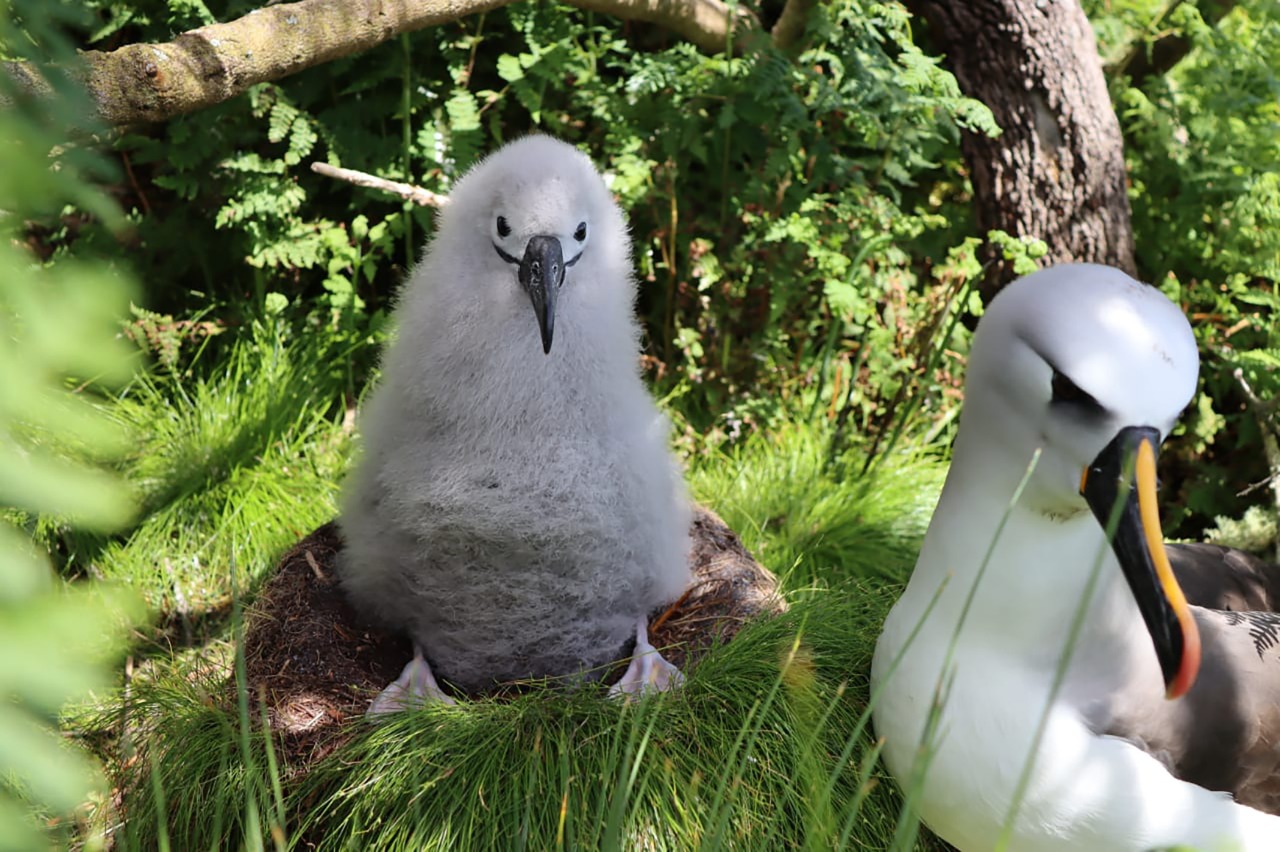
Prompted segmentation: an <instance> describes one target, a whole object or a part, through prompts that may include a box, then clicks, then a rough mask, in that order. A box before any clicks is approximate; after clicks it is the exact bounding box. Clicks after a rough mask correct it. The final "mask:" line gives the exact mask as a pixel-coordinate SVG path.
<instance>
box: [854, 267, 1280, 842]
mask: <svg viewBox="0 0 1280 852" xmlns="http://www.w3.org/2000/svg"><path fill="white" fill-rule="evenodd" d="M1198 370H1199V359H1198V356H1197V353H1196V345H1195V340H1194V338H1193V337H1192V334H1191V328H1190V326H1189V325H1188V323H1187V320H1186V318H1185V317H1184V316H1183V315H1182V313H1181V312H1180V311H1179V310H1178V308H1177V307H1176V306H1175V305H1174V304H1173V303H1172V302H1170V301H1169V300H1168V299H1167V298H1165V297H1164V295H1162V294H1161V293H1160V292H1159V291H1158V290H1156V289H1155V288H1153V287H1148V286H1146V285H1143V284H1140V283H1138V282H1137V281H1134V280H1133V279H1132V278H1130V277H1129V276H1127V275H1125V274H1124V273H1122V272H1120V271H1118V270H1115V269H1111V268H1109V267H1105V266H1096V265H1089V264H1078V265H1064V266H1058V267H1054V268H1052V269H1048V270H1044V271H1041V272H1037V273H1035V274H1033V275H1029V276H1027V277H1025V278H1022V279H1020V280H1018V281H1016V282H1014V283H1013V284H1010V285H1009V286H1008V287H1007V288H1006V289H1005V290H1004V291H1003V292H1002V293H1001V294H1000V295H999V296H998V297H997V298H996V299H995V300H994V301H993V302H992V304H991V307H990V308H989V310H988V311H987V313H986V315H985V316H984V317H983V319H982V321H981V322H980V323H979V326H978V330H977V333H976V334H975V336H974V341H973V347H972V352H971V354H970V359H969V373H968V380H967V384H966V395H965V407H964V411H963V412H962V414H961V418H960V430H959V434H958V436H957V438H956V444H955V449H954V454H953V461H952V466H951V470H950V472H949V473H948V476H947V481H946V485H945V486H944V487H943V490H942V495H941V498H940V500H939V502H938V507H937V509H936V511H935V513H934V516H933V520H932V521H931V523H930V525H929V531H928V533H927V535H926V537H925V541H924V545H923V548H922V550H921V552H920V557H919V561H918V562H917V563H916V568H915V571H914V573H913V574H912V577H911V581H910V583H909V584H908V586H907V589H906V591H905V592H904V594H903V596H902V598H901V599H900V600H899V602H898V603H897V605H896V606H895V607H894V608H893V611H892V612H891V613H890V614H889V617H888V619H887V621H886V622H885V626H884V631H883V633H882V634H881V636H880V639H879V642H878V643H877V645H876V654H875V659H874V662H873V666H872V682H873V695H875V696H876V698H875V700H876V704H875V708H874V715H875V724H876V728H877V731H878V733H879V734H880V736H882V737H883V738H884V739H885V746H884V752H883V754H884V759H885V762H886V764H887V765H888V767H889V769H890V771H891V772H892V773H893V774H894V775H895V776H896V777H897V778H898V779H899V781H900V783H901V784H902V786H903V787H904V788H905V789H907V790H909V791H911V790H915V791H916V793H917V794H918V798H917V800H916V801H917V803H918V807H919V812H920V814H921V816H922V818H923V819H924V821H925V823H926V824H927V825H929V826H930V827H931V828H932V829H933V830H934V831H935V832H937V833H938V834H939V835H940V836H942V837H943V838H945V839H946V840H948V841H949V842H951V843H952V844H954V845H955V846H957V847H959V848H960V849H961V850H964V852H969V851H970V850H984V852H985V850H990V849H993V848H995V847H996V846H997V845H998V844H999V843H1001V842H1002V841H1003V842H1006V843H1007V846H1006V847H1005V848H1007V849H1010V850H1032V851H1033V852H1041V850H1081V849H1087V850H1149V849H1162V848H1168V847H1174V846H1189V847H1191V848H1196V849H1205V850H1228V849H1232V850H1268V852H1271V851H1272V850H1280V817H1276V816H1272V815H1270V814H1267V813H1263V812H1262V811H1260V810H1256V809H1255V808H1252V807H1248V806H1246V805H1244V804H1242V803H1240V802H1238V801H1236V800H1234V799H1233V798H1232V797H1231V796H1230V795H1228V794H1226V793H1223V792H1215V790H1216V791H1221V790H1231V789H1237V788H1238V787H1239V786H1240V785H1241V782H1242V780H1243V781H1248V780H1249V778H1246V777H1245V776H1250V777H1251V778H1252V780H1253V781H1254V782H1259V781H1260V780H1261V783H1260V785H1259V788H1258V789H1259V790H1261V789H1263V788H1265V787H1266V783H1265V781H1266V780H1269V779H1270V778H1271V777H1272V776H1273V775H1274V770H1275V764H1276V760H1277V753H1276V752H1275V751H1274V749H1273V748H1272V745H1271V743H1273V742H1274V741H1275V739H1276V738H1277V737H1280V702H1278V701H1277V698H1280V668H1277V663H1278V660H1277V653H1276V652H1277V649H1276V647H1275V641H1276V638H1277V628H1280V622H1278V621H1277V617H1276V616H1275V615H1274V614H1272V613H1236V612H1219V611H1215V610H1209V609H1202V608H1199V607H1195V606H1191V605H1189V604H1188V603H1187V601H1186V599H1185V597H1184V596H1183V593H1182V591H1181V589H1180V588H1179V586H1178V583H1177V580H1176V579H1175V578H1174V575H1173V572H1172V569H1171V568H1170V566H1169V562H1168V559H1167V557H1166V554H1165V550H1164V546H1163V544H1162V538H1161V534H1160V528H1159V519H1158V516H1157V513H1156V507H1155V456H1156V452H1157V449H1158V447H1159V445H1160V443H1161V441H1162V440H1163V438H1164V437H1166V436H1167V435H1168V434H1169V431H1170V430H1171V429H1172V428H1173V425H1174V423H1175V421H1176V420H1177V418H1178V414H1179V413H1180V412H1181V410H1182V409H1183V407H1184V406H1186V404H1187V403H1188V401H1190V399H1191V397H1192V394H1193V393H1194V391H1195V387H1196V377H1197V373H1198ZM1028 470H1030V473H1028ZM1133 483H1136V486H1135V485H1133ZM1020 485H1021V492H1020V494H1019V495H1018V498H1017V500H1016V503H1015V502H1014V497H1015V494H1016V493H1017V492H1018V489H1019V487H1020ZM1108 522H1111V523H1115V524H1116V528H1115V536H1114V539H1113V543H1112V544H1110V545H1108V542H1107V537H1106V534H1105V532H1104V527H1105V526H1106V524H1108ZM984 566H985V567H984ZM1077 619H1079V621H1078V622H1077ZM1077 623H1078V626H1079V629H1078V631H1077V632H1076V641H1075V642H1074V644H1072V643H1071V641H1070V637H1071V635H1072V633H1073V624H1077ZM1069 647H1070V649H1071V650H1070V656H1069V657H1066V656H1064V655H1065V654H1067V653H1068V648H1069ZM1064 661H1065V667H1064V665H1063V662H1064ZM1197 675H1198V677H1197ZM935 707H938V708H939V709H937V710H936V715H935V713H932V712H931V711H934V708H935ZM1211 788H1212V789H1211ZM1259 795H1260V796H1263V797H1265V795H1264V794H1263V793H1259Z"/></svg>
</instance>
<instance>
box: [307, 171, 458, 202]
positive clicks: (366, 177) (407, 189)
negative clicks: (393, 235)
mask: <svg viewBox="0 0 1280 852" xmlns="http://www.w3.org/2000/svg"><path fill="white" fill-rule="evenodd" d="M311 171H313V172H315V173H316V174H318V175H324V176H325V177H331V178H336V179H338V180H345V181H346V182H347V183H354V184H355V185H356V186H363V187H366V188H367V189H379V190H382V191H383V192H390V193H391V194H392V195H398V196H400V197H401V198H407V199H409V200H410V201H412V202H413V203H414V204H418V205H421V206H422V207H443V206H445V205H446V204H448V203H449V196H447V195H441V194H440V193H438V192H432V191H431V190H429V189H423V188H422V187H420V186H413V185H412V184H407V183H400V182H399V181H396V180H387V179H386V178H380V177H375V176H374V175H371V174H367V173H366V172H358V171H356V170H355V169H343V168H339V167H338V166H331V165H329V164H328V163H319V162H317V163H312V164H311Z"/></svg>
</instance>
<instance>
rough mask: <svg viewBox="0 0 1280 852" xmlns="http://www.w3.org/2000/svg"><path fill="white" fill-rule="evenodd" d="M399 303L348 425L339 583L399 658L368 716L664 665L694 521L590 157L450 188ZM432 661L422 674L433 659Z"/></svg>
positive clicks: (490, 166) (544, 161) (617, 229)
mask: <svg viewBox="0 0 1280 852" xmlns="http://www.w3.org/2000/svg"><path fill="white" fill-rule="evenodd" d="M437 223H438V229H437V233H436V236H435V238H434V239H433V240H432V242H431V243H430V245H429V246H428V248H427V251H426V255H425V257H424V258H423V259H422V261H421V263H420V264H419V265H418V266H417V268H416V269H415V270H414V272H413V274H412V276H411V278H410V279H409V281H408V282H407V283H406V285H405V287H404V291H403V293H402V295H401V299H400V302H399V304H398V306H397V308H396V311H395V315H394V321H395V326H396V337H395V340H394V342H393V343H392V344H391V345H390V347H389V348H388V350H387V351H386V353H385V355H384V360H383V376H382V381H381V384H380V385H379V386H378V387H377V388H376V389H375V390H374V391H373V393H372V394H371V396H370V398H369V400H368V404H367V406H366V410H365V411H364V414H363V419H362V432H363V436H364V455H363V458H362V459H361V461H360V462H359V463H358V464H357V466H356V468H355V471H354V473H353V474H352V475H351V477H350V479H349V481H348V482H347V484H346V487H345V491H344V494H343V498H342V511H341V518H340V521H339V523H340V526H341V530H342V535H343V538H344V539H345V542H346V543H345V548H344V550H343V552H342V555H341V558H340V561H339V565H338V570H339V576H340V580H341V583H342V587H343V589H344V591H345V592H346V594H347V596H348V598H349V599H350V601H351V602H352V603H353V605H354V606H355V607H356V609H357V610H359V611H361V612H362V613H363V614H365V615H366V616H368V617H371V618H373V619H375V620H377V621H378V622H380V623H382V624H385V625H387V626H389V627H392V628H396V629H399V630H402V631H404V632H406V633H407V634H409V636H410V637H411V638H412V639H413V642H414V645H415V658H414V660H413V662H411V663H410V664H409V665H408V666H407V667H406V668H405V671H404V674H402V675H401V677H400V679H399V680H397V681H396V682H395V683H393V684H392V685H391V686H389V687H388V688H387V689H386V690H384V692H383V693H382V694H381V695H379V696H378V697H377V698H376V699H375V701H374V703H373V705H372V706H371V708H370V712H371V713H377V712H383V711H389V710H396V709H399V708H401V707H402V706H405V705H406V704H408V703H411V702H413V701H415V700H417V699H439V700H446V701H447V700H448V699H447V698H446V697H445V696H444V695H443V694H442V693H441V692H440V690H439V687H438V685H437V683H436V680H435V679H434V676H433V670H434V675H435V676H439V677H440V678H441V679H443V680H445V681H447V682H450V683H452V684H454V685H455V686H457V687H458V688H460V689H462V690H464V691H466V692H474V691H478V690H482V689H485V688H487V687H491V686H493V685H494V684H495V683H497V682H504V681H510V680H517V679H525V678H537V677H543V676H550V677H558V676H566V675H576V674H578V673H582V677H585V678H588V679H594V678H598V677H599V676H600V675H601V674H603V668H604V667H606V666H607V665H608V664H609V663H611V662H614V661H615V660H618V659H620V658H621V657H622V656H624V655H625V651H626V646H627V644H628V642H629V641H630V640H631V638H632V637H633V636H634V637H635V638H636V647H635V652H634V656H633V661H632V664H631V668H630V669H628V671H627V673H626V675H625V676H624V678H623V681H622V682H621V683H620V684H618V685H617V686H615V687H614V689H615V691H622V692H636V691H640V690H641V689H645V688H655V689H663V688H667V687H668V686H669V685H674V684H676V683H678V682H679V680H680V675H679V672H677V671H676V670H675V667H674V666H671V665H670V664H669V663H667V662H666V661H665V660H662V658H661V657H660V656H659V655H658V654H657V652H656V651H654V650H653V648H652V646H650V645H649V644H648V642H647V637H646V635H645V633H646V630H645V626H646V618H647V615H648V614H649V612H651V611H652V610H653V609H655V608H657V607H659V606H662V605H664V604H667V603H670V602H671V601H673V600H675V599H676V598H677V597H679V596H680V594H681V593H682V592H683V591H684V589H685V588H686V586H687V585H688V584H689V582H690V580H691V577H690V572H689V568H688V550H689V538H688V530H689V522H690V509H689V505H688V499H687V496H686V493H685V490H684V485H683V481H682V478H681V474H680V469H679V467H678V465H677V462H676V460H675V459H674V458H673V457H672V455H671V453H670V451H669V450H668V447H667V436H668V431H669V424H668V422H667V420H666V418H665V417H664V416H663V415H661V414H660V413H659V412H658V410H657V409H656V407H655V406H654V404H653V402H652V400H651V399H650V397H649V395H648V392H647V391H646V389H645V387H644V385H643V383H642V382H641V379H640V374H639V364H638V352H639V334H640V331H639V327H638V326H637V324H636V321H635V318H634V315H633V304H634V300H635V295H636V288H635V281H634V279H633V276H632V266H631V245H630V240H629V237H628V235H627V228H626V223H625V221H624V219H623V215H622V213H621V211H620V210H619V209H618V207H617V206H616V205H615V204H614V202H613V199H612V197H611V196H610V194H609V191H608V189H607V188H606V186H605V184H604V181H603V180H602V179H601V177H600V175H599V174H598V173H597V171H596V169H595V167H594V166H593V165H592V163H591V161H590V160H589V159H588V158H587V157H586V156H585V155H583V154H582V153H580V152H579V151H577V150H576V149H574V148H573V147H571V146H569V145H567V144H565V143H563V142H559V141H557V140H554V139H551V138H548V137H545V136H529V137H526V138H523V139H520V140H518V141H515V142H512V143H511V144H509V145H506V146H505V147H503V148H502V149H501V150H499V151H497V152H496V153H494V154H492V155H491V156H489V157H488V158H487V159H485V160H484V161H483V162H481V163H480V164H479V165H477V166H476V167H475V168H473V169H472V170H471V171H470V172H469V173H468V174H467V175H466V176H465V177H463V178H462V180H460V181H459V182H458V183H457V184H456V186H455V188H454V190H453V192H452V193H451V195H450V202H449V204H448V206H447V207H445V208H444V209H443V210H442V212H441V214H440V216H439V217H438V220H437ZM428 661H429V662H428Z"/></svg>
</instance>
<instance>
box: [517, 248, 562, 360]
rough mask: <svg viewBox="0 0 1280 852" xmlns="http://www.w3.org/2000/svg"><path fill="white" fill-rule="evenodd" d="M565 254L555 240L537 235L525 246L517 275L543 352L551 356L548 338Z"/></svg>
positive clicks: (552, 327) (549, 339)
mask: <svg viewBox="0 0 1280 852" xmlns="http://www.w3.org/2000/svg"><path fill="white" fill-rule="evenodd" d="M564 267H565V264H564V254H563V253H562V252H561V249H560V241H559V240H558V239H556V238H555V237H546V236H536V237H533V238H532V239H530V240H529V244H528V245H527V246H525V249H524V257H523V258H522V259H521V260H520V271H519V273H518V275H519V279H520V286H522V287H524V289H525V292H526V293H528V294H529V301H531V302H533V312H534V314H535V315H536V316H537V318H538V330H539V331H540V332H542V352H543V354H548V355H549V354H550V353H551V337H552V334H553V333H554V332H555V325H556V295H557V293H559V291H560V285H561V284H563V283H564Z"/></svg>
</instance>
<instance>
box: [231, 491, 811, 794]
mask: <svg viewBox="0 0 1280 852" xmlns="http://www.w3.org/2000/svg"><path fill="white" fill-rule="evenodd" d="M690 534H691V536H692V548H691V550H690V553H689V563H690V567H691V568H692V571H693V583H692V584H691V585H690V587H689V589H688V590H687V591H686V592H685V594H684V596H682V597H681V598H680V600H679V601H678V602H676V604H675V605H674V606H673V607H670V608H669V609H666V610H663V611H660V612H656V613H654V614H653V615H652V616H651V618H650V621H649V641H650V642H651V643H652V644H653V645H654V646H655V647H657V648H659V649H661V650H662V652H663V656H664V657H666V658H667V659H668V660H670V661H671V662H672V663H674V664H675V665H676V666H678V667H680V668H681V669H682V670H684V669H688V668H689V667H692V666H694V665H696V664H697V662H698V660H699V659H700V658H701V656H702V655H703V654H705V653H706V651H707V650H708V649H709V648H710V647H711V646H712V645H713V644H715V643H716V642H728V641H729V640H730V639H732V638H733V636H734V635H735V634H736V633H737V632H738V630H739V628H740V627H741V626H742V624H743V623H744V622H745V621H747V620H748V619H750V618H753V617H755V616H759V615H772V614H775V613H778V612H781V611H783V610H784V609H786V603H785V602H784V601H783V599H782V597H781V596H780V595H779V594H778V584H777V579H776V578H775V577H774V576H773V574H772V573H770V572H769V571H768V570H767V569H766V568H764V567H763V566H762V565H760V564H759V563H758V562H756V560H755V559H754V558H752V556H751V554H750V553H749V552H748V551H747V549H746V548H745V547H743V546H742V542H741V540H739V538H738V536H737V535H736V534H735V533H734V532H733V530H731V529H729V527H728V526H727V525H726V524H725V523H724V521H722V520H721V519H720V518H719V517H718V516H717V515H716V514H715V513H714V512H711V511H710V510H708V509H706V508H703V507H701V506H695V507H694V518H693V524H692V527H691V528H690ZM341 549H342V540H341V538H340V537H339V535H338V529H337V526H336V525H335V524H333V523H328V524H325V525H324V526H322V527H320V528H319V529H318V530H316V531H315V532H313V533H312V534H311V535H309V536H307V537H306V538H305V539H303V540H302V541H301V542H299V543H298V544H297V545H295V546H294V547H293V548H292V549H291V550H290V551H289V552H288V553H286V554H285V555H284V556H283V557H282V558H281V560H280V565H279V567H278V568H277V569H276V572H275V574H274V575H273V576H272V577H271V578H270V579H269V580H268V581H267V583H266V585H265V586H264V588H263V589H262V593H261V595H260V596H259V598H258V600H257V601H256V603H255V604H254V606H253V609H252V611H251V612H250V614H249V621H248V628H247V630H246V632H245V640H244V653H245V664H246V674H247V676H248V686H249V694H250V695H258V696H261V697H262V700H263V701H264V702H265V703H266V707H267V718H268V719H269V721H270V724H271V727H272V729H273V731H275V732H276V733H277V734H278V735H279V737H280V741H281V744H282V746H283V748H284V751H285V758H286V762H287V763H289V764H290V765H292V766H293V767H294V768H295V769H305V767H307V766H309V765H310V764H311V763H313V762H314V761H316V760H318V759H320V758H322V757H324V756H325V755H327V754H329V753H330V752H331V751H333V749H334V748H336V747H337V746H338V745H339V744H340V743H341V742H342V741H343V740H345V739H346V737H347V734H346V731H345V725H344V723H346V722H347V721H349V720H351V719H354V718H357V717H359V716H360V715H361V714H363V713H364V711H365V708H366V707H368V705H369V701H370V699H371V698H372V697H373V696H374V695H376V694H377V693H378V692H379V691H380V690H381V689H383V688H384V687H385V686H386V685H387V684H389V683H391V681H393V680H395V679H396V677H398V676H399V674H400V670H401V669H402V668H403V667H404V665H405V663H407V662H408V661H409V659H410V658H411V657H412V656H413V649H412V646H411V645H410V643H409V641H408V639H406V638H405V637H404V636H401V635H399V634H396V633H391V632H389V631H386V630H382V629H380V628H378V627H376V626H375V625H373V624H370V623H368V622H367V621H365V620H364V619H362V618H360V617H359V616H357V615H356V613H355V612H354V611H353V610H352V609H351V607H350V606H349V605H348V604H347V601H346V599H345V598H344V597H343V595H342V593H341V591H340V590H339V589H338V584H337V580H336V572H335V568H334V565H335V560H336V557H337V555H338V552H339V551H340V550H341ZM621 674H622V667H621V666H619V667H618V670H617V672H616V674H615V675H614V676H613V678H614V679H616V678H617V677H620V676H621Z"/></svg>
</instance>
